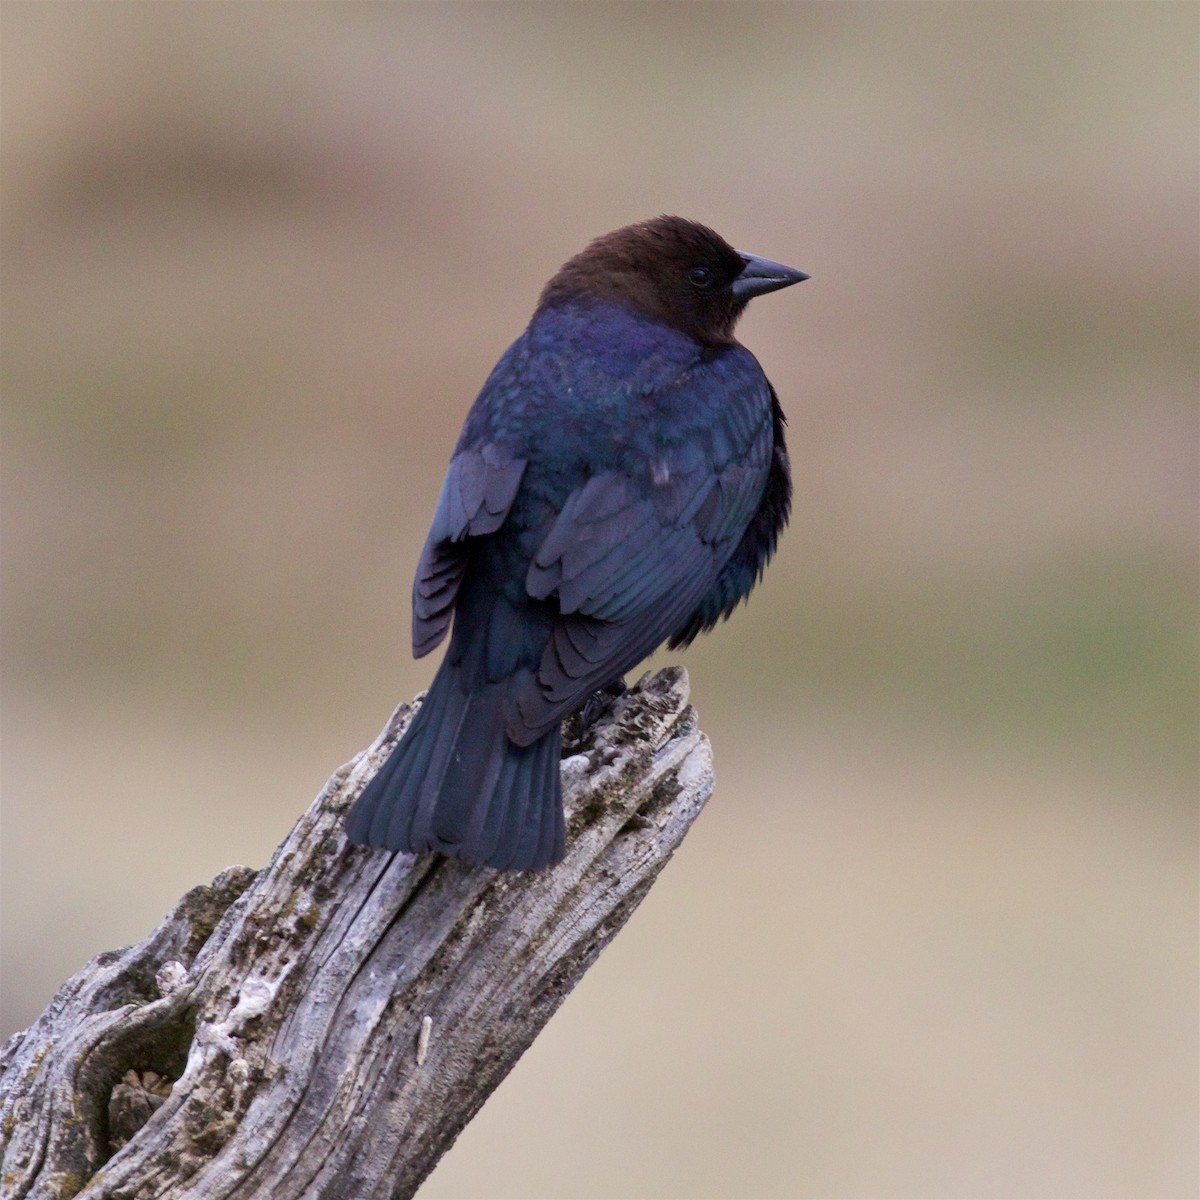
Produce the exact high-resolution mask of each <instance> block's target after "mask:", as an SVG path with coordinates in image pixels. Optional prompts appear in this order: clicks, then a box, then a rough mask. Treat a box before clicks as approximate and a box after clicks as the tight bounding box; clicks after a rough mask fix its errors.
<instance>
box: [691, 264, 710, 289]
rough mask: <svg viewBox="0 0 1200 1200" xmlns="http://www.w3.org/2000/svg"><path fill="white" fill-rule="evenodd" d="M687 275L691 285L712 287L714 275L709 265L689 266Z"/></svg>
mask: <svg viewBox="0 0 1200 1200" xmlns="http://www.w3.org/2000/svg"><path fill="white" fill-rule="evenodd" d="M687 277H688V283H690V284H691V285H692V287H694V288H706V287H712V283H713V280H714V279H715V278H716V275H715V273H714V272H713V271H712V269H711V268H709V267H689V268H688V273H687Z"/></svg>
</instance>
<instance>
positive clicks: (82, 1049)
mask: <svg viewBox="0 0 1200 1200" xmlns="http://www.w3.org/2000/svg"><path fill="white" fill-rule="evenodd" d="M687 698H688V689H687V676H686V674H685V673H684V672H683V671H682V670H681V669H678V668H668V669H666V670H664V671H660V672H659V673H658V674H656V675H653V676H647V677H645V678H644V679H643V680H642V681H641V682H640V683H639V684H638V685H637V687H635V688H634V689H633V690H632V691H630V692H628V693H626V694H625V695H624V696H622V697H621V698H620V699H619V700H617V701H616V703H615V704H614V706H613V711H612V713H611V714H610V715H609V716H608V717H607V718H606V719H605V720H603V721H601V722H600V723H599V724H598V725H596V726H595V727H593V729H592V730H591V731H589V732H588V733H587V734H586V736H585V740H584V742H583V743H582V744H581V745H579V746H574V747H572V749H574V750H575V751H576V752H575V753H572V754H571V755H570V757H567V758H566V759H564V761H563V784H564V791H565V793H566V811H567V855H566V858H565V859H564V861H563V862H562V863H560V864H559V865H558V866H557V867H555V868H553V869H551V870H549V871H545V872H541V873H539V874H522V875H514V874H505V873H500V872H496V871H493V870H489V869H486V868H476V867H467V866H464V865H462V864H460V863H457V862H454V861H451V860H449V859H444V858H441V857H439V856H434V855H423V856H420V857H414V856H412V855H407V854H386V853H380V852H378V851H371V850H365V849H362V848H360V847H356V846H348V845H347V843H346V838H345V835H344V834H343V832H342V818H343V816H344V814H345V811H346V809H347V808H348V807H349V805H350V803H351V801H352V800H353V798H354V796H355V795H356V794H357V793H358V791H359V790H360V789H361V788H362V785H363V783H364V782H365V781H366V779H367V778H369V776H370V774H371V773H372V772H373V771H374V770H375V769H376V768H377V766H378V765H379V763H380V762H382V760H383V758H384V757H385V756H386V754H387V753H388V751H389V750H390V749H391V747H392V745H393V744H394V743H395V741H396V739H397V738H398V737H399V736H400V734H401V733H402V732H403V730H404V728H405V726H406V725H407V723H408V720H409V717H410V716H411V709H410V708H409V707H408V706H406V705H401V707H400V708H399V709H398V710H397V711H396V713H395V714H394V715H393V717H392V719H391V721H390V722H389V724H388V726H387V728H386V729H385V730H384V731H383V733H382V734H380V736H379V738H378V740H377V741H376V742H375V744H374V745H373V746H371V748H370V749H369V750H367V751H365V752H363V753H362V754H360V755H359V756H358V757H357V758H356V759H355V760H354V761H353V762H351V763H349V764H347V766H345V767H343V768H342V769H341V770H339V771H338V772H336V773H335V774H334V776H333V777H332V778H331V779H330V781H329V783H328V784H327V785H326V786H325V789H324V790H323V791H322V792H321V794H320V795H319V796H318V797H317V799H316V800H315V801H314V802H313V804H312V806H311V807H310V808H309V810H308V811H307V812H306V813H305V814H304V816H303V817H301V819H300V820H299V821H298V822H297V823H296V825H295V827H294V828H293V829H292V831H291V833H290V834H289V835H288V837H287V838H286V840H285V841H284V842H283V844H282V845H281V846H280V847H279V848H278V850H277V851H276V852H275V856H274V858H273V859H272V861H271V863H270V865H269V866H267V867H266V868H265V869H263V870H262V871H257V872H256V871H254V870H251V869H250V868H247V867H233V868H230V869H229V870H227V871H225V872H223V873H222V874H221V875H219V876H218V877H217V878H216V879H215V880H214V881H213V883H212V885H211V886H209V887H198V888H194V889H193V890H192V891H191V892H189V893H188V894H187V895H186V896H184V897H183V899H182V900H180V901H179V903H178V905H177V906H176V907H175V909H174V910H173V911H172V912H171V913H170V914H169V915H168V917H167V918H166V920H165V921H163V923H162V924H161V925H160V926H159V927H158V928H157V929H156V930H155V931H154V932H153V933H151V934H150V936H149V937H147V938H146V939H145V940H144V941H143V942H141V943H139V944H138V945H136V946H132V947H129V948H127V949H124V950H118V951H113V952H111V953H108V954H102V955H100V956H99V957H98V958H96V959H94V960H93V961H92V962H91V963H89V964H88V965H87V966H86V967H85V968H84V969H83V970H82V971H80V972H79V973H78V974H77V975H76V976H74V977H73V978H72V979H70V980H69V981H68V982H67V983H65V984H64V985H63V987H62V988H61V989H60V990H59V992H58V994H57V995H56V996H55V997H54V999H53V1001H52V1002H51V1004H50V1006H49V1007H48V1008H47V1009H46V1011H45V1012H44V1013H43V1014H42V1016H41V1017H40V1018H39V1019H38V1020H37V1021H36V1022H35V1023H34V1024H33V1025H32V1026H30V1028H29V1029H27V1030H25V1031H24V1032H23V1033H19V1034H17V1035H16V1036H15V1037H14V1038H12V1039H11V1040H10V1042H9V1043H8V1045H7V1046H6V1047H5V1049H4V1051H3V1054H2V1055H0V1196H3V1197H5V1198H6V1200H7V1198H13V1200H15V1198H17V1197H68V1196H80V1197H87V1198H88V1200H94V1198H99V1197H107V1198H112V1200H150V1198H151V1197H153V1198H155V1200H175V1198H177V1197H188V1198H189V1200H199V1198H205V1200H208V1198H210V1197H211V1198H214V1200H215V1198H216V1197H222V1198H235V1197H236V1198H237V1200H249V1198H250V1197H256V1198H259V1200H268V1198H269V1200H288V1198H295V1200H300V1198H301V1197H304V1198H306V1200H312V1198H314V1197H329V1198H331V1200H332V1198H339V1200H340V1198H353V1200H358V1198H360V1197H362V1198H366V1197H385V1196H386V1197H402V1196H411V1195H412V1194H413V1193H414V1192H415V1191H416V1189H417V1187H418V1185H419V1184H420V1182H421V1180H422V1179H424V1178H425V1176H426V1175H427V1174H428V1173H429V1171H430V1170H432V1168H433V1166H434V1165H435V1164H436V1162H437V1161H438V1159H439V1158H440V1157H441V1155H442V1154H443V1153H444V1152H445V1151H446V1150H447V1149H448V1147H449V1146H450V1144H451V1143H452V1142H453V1141H454V1139H455V1137H457V1136H458V1133H459V1132H460V1131H461V1130H462V1128H463V1126H464V1125H465V1124H466V1123H467V1122H468V1121H469V1120H470V1119H471V1117H472V1116H473V1115H474V1114H475V1113H476V1111H478V1109H479V1107H480V1105H481V1104H482V1103H483V1102H484V1100H485V1099H486V1098H487V1096H488V1095H489V1094H490V1093H491V1091H492V1090H493V1089H494V1088H495V1087H496V1085H497V1084H498V1083H499V1082H500V1080H501V1079H503V1077H504V1076H505V1075H506V1074H507V1073H508V1071H509V1070H510V1069H511V1068H512V1066H513V1064H514V1063H515V1062H516V1060H517V1059H518V1058H519V1057H520V1055H521V1054H522V1053H523V1052H524V1050H525V1049H526V1047H527V1046H528V1045H529V1044H530V1043H531V1042H532V1040H533V1039H534V1037H536V1036H537V1034H538V1032H539V1031H540V1030H541V1028H542V1027H543V1025H544V1024H545V1023H546V1021H547V1020H548V1019H549V1018H550V1016H551V1014H552V1013H553V1012H554V1010H555V1009H556V1008H557V1007H558V1006H559V1004H561V1003H562V1001H563V999H564V998H565V996H566V995H567V993H568V992H570V990H571V988H573V987H574V986H575V984H576V983H577V982H578V981H579V979H580V978H581V977H582V975H583V973H584V971H586V970H587V968H588V967H589V966H590V965H591V963H592V962H593V961H594V960H595V958H596V955H597V954H599V952H600V951H601V949H603V947H604V946H605V945H606V944H607V943H608V941H609V940H610V939H611V938H612V937H613V936H614V935H615V934H616V932H617V931H618V930H619V929H620V928H621V926H622V925H623V924H624V923H625V921H626V920H627V919H628V917H629V915H630V913H631V912H632V911H633V910H634V908H636V907H637V905H638V903H639V902H640V901H641V899H642V897H643V896H644V895H645V893H646V891H647V890H648V889H649V887H650V885H651V884H652V883H653V881H654V879H655V877H656V876H657V874H658V872H659V871H660V870H661V869H662V867H663V866H664V865H665V863H666V861H667V859H668V858H670V856H671V854H672V853H673V851H674V849H675V847H676V846H677V845H678V844H679V842H680V841H681V840H682V838H683V836H684V834H685V833H686V832H687V829H688V828H689V826H690V825H691V822H692V821H693V820H694V819H695V817H696V816H697V815H698V814H699V811H700V809H701V808H702V807H703V805H704V802H705V801H706V800H707V798H708V796H709V794H710V793H711V791H712V782H713V780H712V761H711V756H710V752H709V746H708V741H707V739H706V738H705V737H704V735H703V734H702V733H701V732H700V731H699V730H698V729H697V728H696V725H695V714H694V712H693V710H692V709H691V708H690V707H689V705H688V702H687Z"/></svg>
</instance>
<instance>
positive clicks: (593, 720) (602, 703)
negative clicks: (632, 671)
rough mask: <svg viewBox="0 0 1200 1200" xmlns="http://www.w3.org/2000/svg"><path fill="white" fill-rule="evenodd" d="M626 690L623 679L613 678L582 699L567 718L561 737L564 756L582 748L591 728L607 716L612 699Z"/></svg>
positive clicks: (576, 752)
mask: <svg viewBox="0 0 1200 1200" xmlns="http://www.w3.org/2000/svg"><path fill="white" fill-rule="evenodd" d="M628 690H629V689H628V688H627V687H626V686H625V680H624V679H621V678H617V679H614V680H612V681H611V682H609V683H606V684H605V685H604V686H603V687H601V688H597V689H596V690H595V691H594V692H593V693H592V694H591V695H590V696H589V697H588V698H587V699H586V700H585V701H584V703H583V707H582V708H581V709H580V710H579V711H578V712H577V713H573V714H572V715H571V716H570V717H568V718H567V721H566V724H565V728H564V735H565V736H564V737H563V754H564V757H565V756H567V755H570V754H578V753H579V752H580V751H581V750H582V749H583V745H584V743H585V742H586V741H587V740H588V738H589V737H590V736H591V732H592V730H593V729H594V728H595V727H596V726H597V725H598V724H599V723H600V720H601V719H602V718H603V717H606V716H608V714H609V713H610V712H611V711H612V706H613V701H614V700H616V699H617V698H618V697H619V696H623V695H624V694H625V693H626V692H627V691H628Z"/></svg>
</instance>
